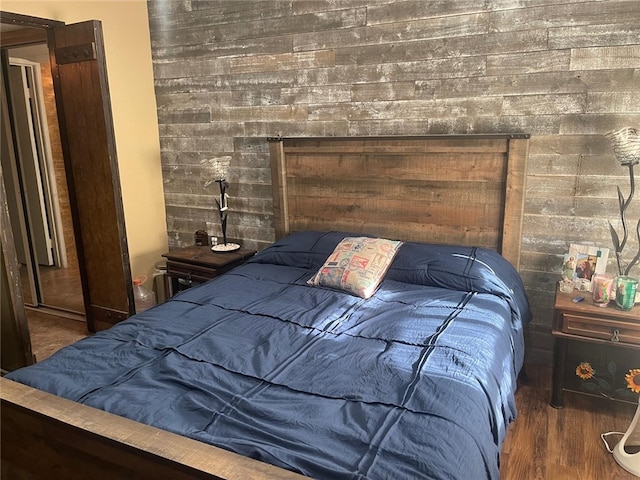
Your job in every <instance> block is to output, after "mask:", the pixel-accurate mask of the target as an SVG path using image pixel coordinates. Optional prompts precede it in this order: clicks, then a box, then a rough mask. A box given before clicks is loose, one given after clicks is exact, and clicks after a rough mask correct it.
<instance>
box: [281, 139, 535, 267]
mask: <svg viewBox="0 0 640 480" xmlns="http://www.w3.org/2000/svg"><path fill="white" fill-rule="evenodd" d="M269 146H270V154H271V171H272V182H273V192H274V199H273V201H274V223H275V234H276V238H282V237H283V236H285V235H287V234H289V233H293V232H296V231H301V230H319V231H324V230H343V231H348V232H354V233H369V234H373V235H378V236H381V237H385V238H393V239H399V240H406V241H420V242H427V243H443V244H462V245H478V246H483V247H488V248H492V249H494V250H496V251H498V252H499V253H501V254H502V255H503V256H504V257H505V258H506V259H507V260H509V261H510V262H511V263H512V264H513V265H514V266H515V267H516V268H518V267H519V264H520V243H521V234H522V218H523V205H524V193H525V179H526V163H527V157H528V148H529V135H528V134H496V135H429V136H406V137H405V136H391V137H306V138H302V137H270V138H269Z"/></svg>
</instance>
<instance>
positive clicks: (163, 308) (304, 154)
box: [1, 135, 530, 479]
mask: <svg viewBox="0 0 640 480" xmlns="http://www.w3.org/2000/svg"><path fill="white" fill-rule="evenodd" d="M527 140H528V137H527V136H526V135H491V136H464V137H444V136H442V137H406V138H404V137H403V138H398V137H376V138H355V139H354V138H345V139H340V138H327V139H297V138H293V139H286V138H285V139H283V138H271V139H269V144H270V148H271V158H272V172H273V185H274V192H275V196H274V218H275V225H276V237H277V239H278V240H277V241H276V242H275V243H274V244H273V245H272V246H270V247H268V248H266V249H265V250H263V251H262V252H260V253H259V254H257V255H256V256H255V257H253V258H252V259H251V260H250V261H248V262H247V263H245V264H244V265H242V266H239V267H237V268H235V269H234V270H232V271H231V272H229V273H227V274H225V275H222V276H220V277H218V278H216V279H214V280H212V281H210V282H207V283H206V284H203V285H201V286H199V287H195V288H191V289H189V290H186V291H184V292H182V293H180V294H179V295H177V296H175V297H173V298H171V299H170V300H169V301H167V302H165V303H164V304H161V305H158V306H156V307H154V308H152V309H150V310H147V311H145V312H143V313H141V314H139V315H136V316H134V317H132V318H130V319H128V320H127V321H125V322H122V323H120V324H118V325H116V326H114V327H112V328H111V329H109V330H106V331H104V332H99V333H97V334H96V335H94V336H92V337H89V338H87V339H84V340H82V341H80V342H78V343H76V344H74V345H72V346H70V347H67V348H65V349H63V350H61V351H60V352H58V353H57V354H55V355H54V356H52V357H50V358H49V359H47V360H45V361H43V362H41V363H39V364H36V365H33V366H30V367H27V368H25V369H21V370H17V371H15V372H12V373H10V374H9V375H8V378H3V379H2V390H1V394H2V432H3V435H2V460H3V476H4V474H13V475H14V476H15V477H16V478H37V477H38V476H40V477H42V478H47V477H51V472H56V474H57V475H58V476H59V477H60V478H62V477H64V478H87V477H90V476H93V477H97V478H116V477H117V478H123V477H130V478H226V479H232V478H302V477H304V476H306V477H311V478H319V479H321V478H327V479H341V478H344V479H366V478H489V479H497V478H499V453H500V446H501V443H502V441H503V440H504V437H505V434H506V430H507V427H508V424H509V422H510V421H511V420H513V418H514V417H515V415H516V408H515V402H514V396H513V395H514V392H515V389H516V379H517V376H518V373H519V371H520V369H521V368H522V364H523V358H524V342H523V335H522V333H523V328H524V326H525V325H526V323H527V322H528V321H529V319H530V312H529V309H528V304H527V299H526V295H525V292H524V288H523V286H522V282H521V280H520V277H519V275H518V273H517V270H516V267H517V265H518V261H519V240H518V241H515V240H513V239H512V237H514V236H516V237H519V235H520V228H521V212H522V203H521V202H522V198H523V194H524V193H523V192H524V183H523V182H524V169H525V165H526V153H527ZM353 162H356V164H355V165H354V163H353ZM434 162H435V163H434ZM454 164H455V165H458V164H460V165H462V166H461V167H458V168H443V167H447V165H449V166H452V165H454ZM434 165H436V166H437V167H438V168H435V169H433V168H431V167H433V166H434ZM496 166H497V167H496ZM350 169H353V172H352V173H349V171H350ZM441 170H446V171H445V172H443V171H441ZM452 170H453V171H452ZM355 172H360V173H359V174H357V173H355ZM438 172H439V173H438ZM346 178H347V179H348V181H345V179H346ZM461 182H462V183H463V184H464V185H460V183H461ZM421 185H422V186H421ZM424 185H427V186H426V187H424ZM472 185H473V186H475V188H470V187H471V186H472ZM470 190H472V191H473V195H474V198H475V202H476V203H478V205H479V206H478V207H477V208H476V207H475V206H474V207H473V208H471V207H469V208H464V207H463V203H464V204H468V202H469V195H470V193H469V192H470ZM421 192H422V193H421ZM465 192H466V193H465ZM478 192H484V193H478ZM407 195H410V198H411V199H412V202H410V203H411V204H412V206H408V205H407V202H406V196H407ZM481 195H484V199H483V198H481ZM399 198H400V199H402V198H405V201H404V202H401V201H399V200H398V199H399ZM372 199H373V200H372ZM416 205H417V207H416ZM468 210H471V211H472V212H473V214H472V217H473V218H467V217H468V215H467V214H466V212H467V211H468ZM480 210H482V211H483V212H484V213H483V215H480V216H481V218H480V219H478V218H476V217H477V215H478V213H477V212H479V211H480ZM421 212H422V213H421ZM455 212H458V213H457V214H456V213H455ZM456 215H457V217H456ZM452 216H453V217H456V218H457V219H458V225H455V219H454V220H452V219H451V218H450V217H452ZM460 219H462V222H463V223H460ZM344 227H348V228H344ZM506 230H508V232H506ZM378 241H380V242H383V244H384V246H385V248H386V247H387V246H388V245H389V243H388V242H391V243H392V244H393V245H394V246H393V249H394V251H393V254H389V255H388V257H389V258H388V264H387V265H386V266H384V267H383V268H378V271H379V272H382V273H381V275H380V278H379V284H377V285H375V286H374V287H373V288H370V289H368V290H367V292H366V294H362V292H361V291H359V290H348V291H346V290H345V289H344V288H337V287H336V286H335V285H330V286H327V284H320V285H316V284H310V283H309V280H310V279H314V278H315V279H318V278H319V277H318V275H319V272H322V271H323V269H324V271H326V269H327V268H328V267H327V265H333V264H331V262H330V260H331V258H333V257H332V255H335V254H336V251H337V250H336V249H340V248H341V246H344V245H345V244H347V245H350V246H352V245H356V246H357V249H356V250H357V253H361V252H362V251H363V249H364V248H365V247H362V246H363V245H365V246H366V248H368V245H369V244H370V243H373V242H378ZM345 242H346V243H345ZM384 242H387V243H384ZM327 262H329V263H327ZM334 263H335V262H334ZM372 263H373V262H372ZM320 283H322V282H320ZM364 297H366V298H364Z"/></svg>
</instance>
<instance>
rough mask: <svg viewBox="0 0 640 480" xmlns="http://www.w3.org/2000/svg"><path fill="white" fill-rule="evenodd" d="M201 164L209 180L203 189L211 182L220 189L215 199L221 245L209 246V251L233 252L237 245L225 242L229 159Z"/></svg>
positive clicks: (221, 158)
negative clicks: (220, 232) (205, 169)
mask: <svg viewBox="0 0 640 480" xmlns="http://www.w3.org/2000/svg"><path fill="white" fill-rule="evenodd" d="M202 163H203V164H204V165H205V166H206V167H207V168H208V170H210V172H209V174H210V177H209V179H208V180H207V181H206V182H205V187H207V186H209V185H211V183H212V180H211V179H213V181H215V182H216V183H217V184H218V186H219V187H220V197H219V198H216V206H217V207H218V213H219V215H220V228H221V230H222V243H218V244H216V245H212V246H211V250H213V251H214V252H233V251H235V250H238V249H239V248H240V245H238V244H237V243H230V242H227V218H228V215H229V205H228V199H229V194H228V193H227V188H229V182H228V181H227V179H226V177H227V170H228V169H229V163H231V157H217V158H211V159H208V160H203V161H202Z"/></svg>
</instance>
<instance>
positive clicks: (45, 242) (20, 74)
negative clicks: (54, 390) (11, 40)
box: [2, 43, 85, 321]
mask: <svg viewBox="0 0 640 480" xmlns="http://www.w3.org/2000/svg"><path fill="white" fill-rule="evenodd" d="M3 50H6V51H5V52H3V60H4V61H5V64H4V65H3V69H6V72H7V75H6V79H7V89H6V91H7V92H8V93H7V97H8V98H7V101H6V102H5V103H6V107H3V108H7V109H8V113H9V118H10V119H11V122H10V123H11V125H5V124H4V123H3V125H2V128H3V129H4V128H10V131H9V132H8V133H9V135H8V136H6V135H3V138H11V140H12V142H11V144H10V145H8V146H6V145H3V149H5V148H13V150H14V155H4V154H3V155H2V168H3V171H4V172H5V175H4V177H5V187H6V189H7V203H8V208H9V217H10V221H11V229H12V232H13V235H14V241H15V244H16V253H17V254H18V261H19V263H20V265H19V267H20V277H21V283H22V288H23V299H24V303H25V307H27V308H28V309H39V310H51V311H52V313H56V314H58V315H62V316H67V317H70V318H74V319H76V320H83V321H84V316H85V311H84V302H83V293H82V284H81V280H80V272H79V267H78V257H77V253H76V245H75V237H74V231H73V223H72V218H71V212H70V201H69V193H68V187H67V183H66V177H65V170H64V158H63V153H62V147H61V141H60V133H59V128H58V117H57V111H56V105H55V94H54V89H53V81H52V76H51V66H50V64H49V49H48V46H47V44H46V43H40V44H34V45H27V46H12V47H11V48H6V49H5V48H3ZM12 157H13V158H15V161H14V162H11V160H10V159H11V158H12Z"/></svg>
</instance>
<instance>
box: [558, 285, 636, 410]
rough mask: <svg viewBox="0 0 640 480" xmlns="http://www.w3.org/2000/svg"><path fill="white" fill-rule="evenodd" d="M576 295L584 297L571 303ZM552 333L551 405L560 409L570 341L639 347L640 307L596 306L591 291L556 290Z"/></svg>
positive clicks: (562, 402) (620, 346)
mask: <svg viewBox="0 0 640 480" xmlns="http://www.w3.org/2000/svg"><path fill="white" fill-rule="evenodd" d="M577 296H583V297H584V300H583V301H582V302H579V303H575V302H573V301H572V299H573V298H575V297H577ZM551 334H552V335H553V336H554V337H555V351H554V366H553V385H552V393H551V406H552V407H555V408H562V407H563V406H564V398H563V397H564V395H563V389H564V378H565V366H566V360H567V348H568V345H569V342H570V341H579V342H587V343H592V344H600V345H606V346H608V347H615V348H630V349H637V350H640V307H639V306H638V305H636V306H635V307H633V308H632V309H631V310H629V311H623V310H620V309H619V308H617V307H616V306H615V303H614V302H611V303H610V304H609V305H608V306H607V307H598V306H595V305H593V300H592V299H591V292H579V291H578V290H574V292H573V293H562V292H560V291H559V290H558V289H557V290H556V303H555V313H554V317H553V327H552V330H551Z"/></svg>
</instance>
